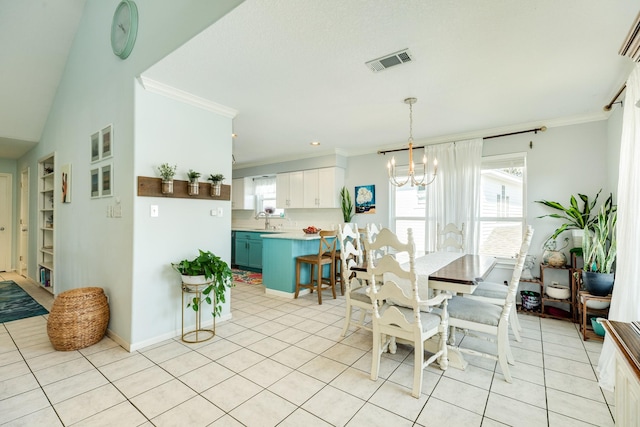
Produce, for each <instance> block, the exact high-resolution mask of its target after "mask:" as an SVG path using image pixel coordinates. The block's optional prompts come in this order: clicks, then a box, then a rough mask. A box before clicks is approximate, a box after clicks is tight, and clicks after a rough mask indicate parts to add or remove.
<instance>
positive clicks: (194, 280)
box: [182, 275, 211, 285]
mask: <svg viewBox="0 0 640 427" xmlns="http://www.w3.org/2000/svg"><path fill="white" fill-rule="evenodd" d="M210 281H211V280H208V279H206V278H205V277H204V275H203V276H184V275H183V276H182V283H184V284H185V285H204V284H205V283H209V282H210Z"/></svg>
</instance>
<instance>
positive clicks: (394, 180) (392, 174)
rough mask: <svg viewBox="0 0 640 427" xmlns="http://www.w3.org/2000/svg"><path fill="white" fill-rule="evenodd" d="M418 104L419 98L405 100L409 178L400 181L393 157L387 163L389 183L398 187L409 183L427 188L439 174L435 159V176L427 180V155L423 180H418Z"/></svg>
mask: <svg viewBox="0 0 640 427" xmlns="http://www.w3.org/2000/svg"><path fill="white" fill-rule="evenodd" d="M416 102H418V99H417V98H407V99H405V100H404V103H405V104H409V171H408V172H407V178H406V179H405V180H404V181H402V180H398V176H397V175H396V158H395V156H393V157H392V158H391V161H389V162H387V172H388V173H389V182H391V184H393V185H395V186H396V187H402V186H403V185H405V184H407V183H409V182H410V183H411V186H412V187H413V186H421V187H424V186H427V185H429V184H431V183H432V182H433V180H434V179H436V174H437V173H438V160H437V159H433V174H432V176H431V179H430V180H429V181H426V180H427V155H426V154H424V155H423V156H422V179H420V180H418V179H417V178H416V175H415V169H416V166H415V164H414V162H413V104H415V103H416Z"/></svg>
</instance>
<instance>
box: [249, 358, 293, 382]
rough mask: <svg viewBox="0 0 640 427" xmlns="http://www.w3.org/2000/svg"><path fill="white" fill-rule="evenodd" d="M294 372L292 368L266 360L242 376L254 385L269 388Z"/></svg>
mask: <svg viewBox="0 0 640 427" xmlns="http://www.w3.org/2000/svg"><path fill="white" fill-rule="evenodd" d="M291 371H292V369H291V368H289V367H287V366H285V365H283V364H281V363H278V362H275V361H273V360H270V359H265V360H263V361H262V362H259V363H256V364H255V365H253V366H251V367H249V368H247V369H245V370H244V371H242V374H241V375H242V376H243V377H245V378H247V379H248V380H251V381H253V382H254V383H256V384H258V385H260V386H262V387H264V388H267V387H269V386H270V385H271V384H273V383H275V382H276V381H279V380H281V379H282V378H284V377H285V376H287V375H288V374H289V373H290V372H291Z"/></svg>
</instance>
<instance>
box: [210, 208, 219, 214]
mask: <svg viewBox="0 0 640 427" xmlns="http://www.w3.org/2000/svg"><path fill="white" fill-rule="evenodd" d="M209 213H210V214H211V216H218V211H217V210H216V209H211V211H209Z"/></svg>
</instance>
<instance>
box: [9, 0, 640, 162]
mask: <svg viewBox="0 0 640 427" xmlns="http://www.w3.org/2000/svg"><path fill="white" fill-rule="evenodd" d="M58 1H59V0H58ZM58 1H56V4H58ZM23 3H25V2H15V1H13V2H12V1H9V0H0V16H1V17H2V18H1V19H0V28H1V30H0V31H1V33H0V34H1V35H3V36H5V34H4V32H5V31H7V30H5V22H4V21H5V20H6V18H5V10H6V9H9V8H11V9H16V8H17V9H19V8H20V6H17V5H20V4H23ZM26 3H33V4H37V5H40V4H47V3H48V4H51V2H47V1H44V2H43V1H38V2H36V1H33V0H28V1H27V2H26ZM60 3H65V4H68V5H71V6H72V7H73V6H76V7H77V10H79V11H81V9H82V7H81V5H82V4H83V3H84V2H83V1H81V0H65V2H60ZM639 10H640V1H639V0H633V1H630V0H609V1H602V0H564V1H557V0H530V1H526V2H524V1H508V0H491V1H482V2H470V1H468V0H430V1H425V0H403V1H389V0H349V1H344V0H322V1H317V0H246V1H245V2H244V3H243V4H241V5H240V6H238V7H237V8H236V9H234V10H233V11H232V12H230V13H229V14H228V15H227V16H225V17H223V18H222V19H221V20H219V21H218V22H217V23H216V24H215V25H213V26H212V27H210V28H209V29H207V30H205V31H204V32H203V33H201V34H200V35H198V36H197V37H195V38H194V39H192V40H191V41H189V42H188V43H186V44H185V45H184V46H183V47H181V48H180V49H178V50H177V51H176V52H174V53H172V54H171V55H169V56H168V57H167V58H165V59H164V60H162V61H160V62H159V63H158V64H156V65H155V66H153V67H151V69H149V70H147V71H146V72H145V73H143V74H144V76H145V77H147V78H150V79H153V80H156V81H159V82H162V83H164V84H166V85H169V86H172V87H175V88H177V89H180V90H182V91H186V92H189V93H192V94H194V95H197V96H199V97H202V98H205V99H208V100H211V101H213V102H215V103H218V104H222V105H224V106H227V107H229V108H232V109H235V110H237V111H238V116H237V117H236V118H235V119H234V131H235V132H236V133H237V134H238V137H237V138H236V139H235V142H234V155H235V158H236V160H237V162H238V163H237V164H236V167H238V166H243V165H250V164H258V163H267V162H273V161H282V160H288V159H293V158H300V157H307V156H312V155H318V154H324V153H328V152H332V153H333V152H339V153H344V154H346V155H352V154H359V153H365V152H375V151H376V150H378V149H384V148H399V147H401V146H403V144H405V143H406V139H407V137H408V134H409V129H408V128H409V116H408V115H409V111H408V107H407V106H406V105H405V104H404V103H403V99H404V98H406V97H410V96H411V97H417V98H418V103H417V104H416V105H415V106H414V138H415V139H416V140H423V141H426V142H436V141H442V140H452V139H457V138H462V137H469V136H483V135H488V134H493V133H495V132H502V131H505V132H506V131H514V130H521V129H524V128H528V127H530V126H537V125H546V126H547V127H552V126H554V125H561V124H567V123H578V122H583V121H588V120H597V119H601V118H604V117H606V116H605V113H604V112H603V110H602V107H603V106H604V105H605V104H607V103H608V102H609V101H610V100H611V98H612V97H613V95H614V94H615V93H616V92H617V91H618V89H619V88H620V87H621V86H622V84H623V83H624V80H625V79H626V77H627V76H628V74H629V72H630V71H631V69H632V67H633V62H632V61H631V59H629V58H625V57H621V56H619V55H618V49H619V47H620V45H621V44H622V42H623V41H624V39H625V37H626V35H627V32H628V30H629V28H630V27H631V25H632V24H633V22H634V20H635V17H636V15H637V14H638V11H639ZM140 14H141V15H142V14H144V9H140ZM141 19H142V17H141ZM52 21H54V20H52ZM73 21H74V22H75V26H73V29H74V30H73V31H69V30H68V28H67V27H68V26H69V25H70V24H69V23H66V24H65V23H64V22H63V23H62V24H60V22H61V21H57V22H58V25H56V29H50V28H49V29H46V30H42V31H40V30H38V29H37V27H36V28H31V29H30V30H31V31H32V32H36V33H38V32H39V33H40V34H42V37H40V41H39V44H38V43H36V46H38V48H39V49H45V50H47V49H49V50H52V49H53V47H52V46H49V43H45V42H44V41H42V39H47V38H48V39H49V40H50V39H51V35H52V33H54V34H56V35H57V34H59V33H60V32H61V30H62V29H61V28H57V27H58V26H61V27H62V26H64V27H65V31H66V32H70V33H71V36H73V33H74V32H75V27H76V26H77V20H75V19H74V20H73ZM21 30H22V29H21ZM141 31H142V28H141ZM21 34H22V31H21ZM34 37H35V36H34ZM66 37H69V35H68V34H67V36H66ZM0 40H4V42H3V44H8V43H7V40H8V39H7V37H2V38H1V39H0ZM21 40H22V39H21ZM20 43H22V41H21V42H20ZM69 43H70V42H69ZM43 45H44V46H43ZM56 46H58V45H57V44H56ZM404 48H409V49H410V50H411V52H412V54H413V57H414V61H413V62H411V63H409V64H405V65H401V66H397V67H394V68H390V69H388V70H385V71H382V72H379V73H376V74H374V73H372V72H371V71H370V70H369V69H368V68H367V67H366V66H365V65H364V64H365V62H367V61H368V60H371V59H375V58H378V57H380V56H384V55H386V54H389V53H392V52H395V51H397V50H400V49H404ZM20 52H22V50H16V51H15V52H14V53H13V56H14V57H16V58H19V53H20ZM37 56H44V55H43V54H41V55H37ZM49 56H56V58H57V59H58V60H59V59H60V58H65V59H66V55H63V54H57V55H49ZM51 61H52V62H55V61H53V59H51ZM3 63H5V61H4V60H3ZM10 65H11V67H16V70H15V71H13V72H12V74H10V75H9V76H10V77H11V79H12V80H16V81H17V82H19V84H15V83H14V84H9V83H5V79H2V85H3V87H2V88H1V89H2V91H3V92H2V93H3V94H4V93H5V88H4V85H5V84H9V87H10V88H12V90H11V91H7V92H6V93H10V98H8V99H5V97H4V95H3V101H2V108H3V110H2V114H1V115H0V137H7V138H13V139H20V140H28V141H37V140H38V139H39V137H40V134H41V132H42V127H43V125H44V120H45V119H46V114H44V115H43V114H34V110H35V106H34V105H32V104H33V102H27V101H24V100H23V97H24V96H25V95H26V94H27V93H29V98H30V99H32V98H34V97H36V96H37V99H40V100H43V101H41V102H40V103H39V104H41V105H42V108H45V110H46V108H48V106H50V105H51V100H52V97H53V94H54V93H55V87H56V86H57V81H55V82H50V83H49V84H48V85H44V87H42V88H38V92H39V93H38V94H34V93H33V87H32V86H31V85H32V82H29V80H33V79H34V77H33V76H29V79H26V78H25V77H23V73H25V72H26V71H27V66H28V68H32V67H33V66H32V65H31V64H27V63H24V64H22V65H21V64H20V63H19V62H18V59H16V62H14V61H13V60H12V61H11V62H10ZM3 66H4V64H3ZM11 67H10V68H11ZM39 67H42V66H41V65H39ZM48 67H49V69H51V68H53V69H54V72H52V73H50V74H51V75H49V74H48V75H47V79H48V80H52V78H54V80H55V79H58V80H59V75H60V74H59V72H58V70H61V69H62V68H61V67H60V66H59V65H52V66H48ZM27 83H28V84H29V85H27ZM14 87H15V89H14ZM19 88H22V89H19ZM44 100H46V102H45V101H44ZM8 103H11V104H12V105H13V106H16V107H19V108H14V109H15V110H16V111H15V112H14V111H11V109H10V108H8V107H7V106H6V104H8ZM5 109H7V113H10V114H11V116H12V117H13V120H12V121H11V120H9V121H7V120H6V116H5V111H4V110H5ZM38 111H39V110H38ZM13 122H15V124H14V125H11V123H13ZM314 140H317V141H320V142H321V145H320V147H317V148H313V147H311V146H310V145H309V143H310V142H311V141H314ZM1 141H2V140H1V139H0V158H1V157H7V156H6V155H4V154H5V153H4V152H3V151H2V150H3V148H2V145H1ZM168 142H169V141H168Z"/></svg>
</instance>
